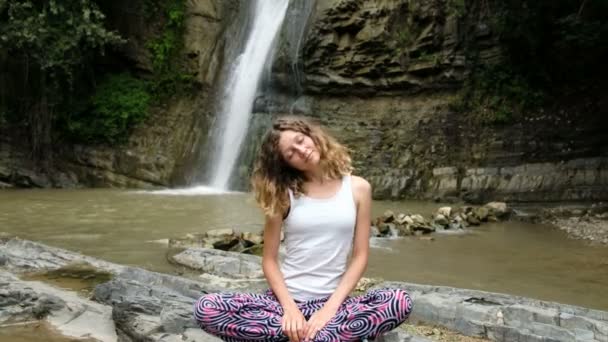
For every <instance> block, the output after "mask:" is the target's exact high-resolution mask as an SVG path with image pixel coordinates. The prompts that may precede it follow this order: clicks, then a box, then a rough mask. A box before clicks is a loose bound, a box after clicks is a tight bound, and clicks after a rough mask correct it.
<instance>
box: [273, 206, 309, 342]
mask: <svg viewBox="0 0 608 342" xmlns="http://www.w3.org/2000/svg"><path fill="white" fill-rule="evenodd" d="M282 225H283V219H282V216H281V215H278V216H273V217H269V216H267V217H266V224H265V225H264V254H263V255H262V270H263V271H264V276H266V280H267V281H268V285H269V286H270V288H271V289H272V292H274V295H275V296H276V297H277V299H278V300H279V303H281V306H282V307H283V312H284V314H283V320H282V322H281V328H282V329H283V332H284V333H285V334H286V335H287V336H288V337H289V340H290V341H301V340H303V339H304V331H305V329H306V319H305V318H304V316H303V315H302V312H301V311H300V309H299V308H298V306H297V305H296V302H295V301H294V300H293V298H292V297H291V295H290V294H289V291H288V290H287V285H285V279H284V278H283V273H281V269H280V268H279V262H278V256H279V245H280V244H281V226H282Z"/></svg>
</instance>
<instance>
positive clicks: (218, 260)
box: [171, 248, 264, 279]
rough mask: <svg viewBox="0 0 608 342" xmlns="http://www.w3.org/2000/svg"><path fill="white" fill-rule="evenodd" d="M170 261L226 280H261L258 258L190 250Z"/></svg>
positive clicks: (231, 253) (260, 267)
mask: <svg viewBox="0 0 608 342" xmlns="http://www.w3.org/2000/svg"><path fill="white" fill-rule="evenodd" d="M171 261H172V262H174V263H177V264H179V265H183V266H186V267H189V268H191V269H194V270H197V271H201V272H205V273H211V274H214V275H218V276H221V277H228V278H234V279H238V278H263V277H264V274H263V272H262V259H261V258H260V257H259V256H255V255H247V254H241V253H234V252H224V251H219V250H214V249H206V248H190V249H187V250H185V251H183V252H181V253H179V254H176V255H173V256H172V257H171Z"/></svg>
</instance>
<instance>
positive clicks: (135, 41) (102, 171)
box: [0, 0, 239, 187]
mask: <svg viewBox="0 0 608 342" xmlns="http://www.w3.org/2000/svg"><path fill="white" fill-rule="evenodd" d="M185 3H186V10H185V14H184V35H183V45H184V47H183V49H182V51H181V52H180V56H178V59H179V63H180V64H181V65H183V66H184V68H185V71H186V72H187V73H188V74H192V75H194V77H195V83H196V87H197V89H199V91H198V92H197V94H196V95H184V96H178V97H176V98H173V99H171V100H169V101H167V102H166V103H164V104H163V105H162V106H158V107H156V108H153V109H151V113H150V117H149V119H148V120H147V121H146V122H145V123H144V124H142V125H140V126H138V127H137V128H136V129H135V130H134V132H133V133H132V135H131V137H130V139H129V141H128V143H126V144H125V145H124V146H119V147H105V146H80V145H76V146H74V145H68V144H57V145H56V146H55V148H54V151H53V153H54V158H53V160H54V163H53V165H54V166H53V168H52V170H49V171H47V172H44V173H43V172H38V171H36V168H35V166H34V165H32V163H30V162H28V159H29V158H28V152H27V146H26V143H25V141H27V139H26V138H25V137H19V136H11V135H10V134H1V135H0V182H4V183H6V184H10V185H16V186H26V187H29V186H39V187H49V186H58V187H70V186H93V187H96V186H112V187H152V186H168V185H171V184H176V183H184V182H186V179H185V177H186V176H187V173H186V172H185V170H190V169H191V165H192V164H194V163H195V162H196V159H197V157H198V155H199V149H200V146H201V144H202V143H203V142H204V141H205V137H206V135H207V131H208V129H209V125H210V123H211V122H212V120H213V115H212V114H213V111H212V108H213V106H214V105H215V100H214V99H215V96H214V92H215V90H216V89H215V86H216V84H217V83H218V82H219V79H220V70H221V66H222V64H223V59H224V56H225V54H226V53H227V52H226V49H227V41H229V40H230V39H231V35H229V34H226V32H227V31H228V30H229V28H230V27H231V26H233V24H234V21H235V18H237V15H236V14H235V13H238V9H239V4H238V2H237V1H219V0H197V1H186V2H185ZM104 6H106V7H107V8H105V10H106V11H107V13H108V21H109V23H110V26H111V27H113V28H115V29H117V30H118V31H119V32H120V33H121V35H123V36H124V37H125V38H126V39H127V41H128V42H127V44H125V45H124V46H121V47H120V49H119V51H118V52H117V53H116V54H114V55H113V56H111V57H109V58H107V60H105V61H103V62H102V63H105V68H108V69H110V70H111V69H112V68H116V64H123V65H122V67H127V68H129V69H130V70H133V71H134V72H137V73H141V74H144V75H145V74H146V73H149V72H151V71H152V63H151V56H150V52H149V49H148V48H147V46H146V44H147V42H148V41H149V40H150V39H151V38H152V37H154V34H155V30H158V28H159V23H156V22H152V23H151V22H149V19H146V18H145V17H144V10H143V7H142V6H143V2H142V1H134V2H122V3H121V2H109V3H108V4H105V5H104ZM236 24H237V25H238V23H236ZM156 33H157V32H156ZM232 38H234V37H232ZM113 65H114V66H113Z"/></svg>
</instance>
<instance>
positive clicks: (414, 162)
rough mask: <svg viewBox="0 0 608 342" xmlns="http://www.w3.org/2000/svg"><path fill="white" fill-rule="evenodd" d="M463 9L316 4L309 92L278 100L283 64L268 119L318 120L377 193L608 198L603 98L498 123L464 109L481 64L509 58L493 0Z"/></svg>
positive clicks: (369, 0)
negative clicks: (468, 85) (462, 101)
mask: <svg viewBox="0 0 608 342" xmlns="http://www.w3.org/2000/svg"><path fill="white" fill-rule="evenodd" d="M457 3H458V2H457V1H405V0H388V1H374V0H366V1H354V0H352V1H351V0H341V1H325V2H323V3H322V4H318V5H317V10H316V12H315V13H314V15H313V20H312V21H313V25H312V27H311V29H310V30H309V31H308V32H307V39H306V43H305V45H304V54H303V58H302V61H301V64H302V65H303V73H304V75H305V76H304V81H303V83H302V84H303V85H302V87H303V89H304V91H303V93H301V95H300V96H299V97H298V98H296V99H293V97H291V98H289V99H288V100H285V97H284V96H283V95H280V94H284V91H283V90H282V89H284V88H285V87H286V86H287V84H285V83H284V82H283V80H285V79H288V78H289V76H286V72H285V69H284V68H281V65H286V64H287V65H288V64H290V63H289V62H285V61H281V60H280V58H281V57H279V60H278V63H276V66H277V67H276V68H275V74H276V76H275V78H274V79H275V84H276V86H275V88H274V89H273V92H269V93H270V94H271V95H269V96H268V97H269V98H270V99H269V100H267V102H266V104H265V105H262V106H260V108H258V112H259V114H258V117H260V118H263V117H265V116H266V114H267V113H273V112H274V113H285V112H292V113H293V112H295V113H300V114H304V115H310V116H313V117H316V118H318V119H319V120H320V121H321V122H322V123H324V124H326V125H327V126H328V127H329V129H330V130H332V131H333V132H334V133H335V134H336V135H337V136H338V138H339V139H340V140H341V141H343V142H345V143H346V144H347V145H348V146H349V147H350V148H351V149H352V150H353V154H354V160H355V166H356V169H357V173H359V174H362V175H363V176H366V177H368V178H369V179H370V180H371V181H372V183H373V186H374V191H375V196H376V197H377V198H403V197H418V198H437V197H439V198H448V197H460V198H465V199H467V200H470V201H480V202H481V201H484V200H489V199H500V200H507V201H568V200H605V199H606V198H608V169H607V166H608V164H607V163H608V154H607V151H608V141H607V139H606V138H605V137H604V134H603V133H602V129H601V127H605V124H606V120H605V119H604V118H602V115H599V114H600V113H601V112H605V110H606V104H605V101H604V104H601V103H600V104H597V103H595V104H589V103H587V104H583V105H579V106H569V107H568V106H561V107H560V106H554V107H551V108H548V109H540V110H538V111H537V112H534V113H529V114H527V115H526V116H525V117H524V118H522V119H521V120H514V121H512V122H508V123H504V124H500V125H493V124H484V123H483V122H480V120H479V118H478V117H475V116H474V115H471V114H470V113H468V112H466V111H462V110H457V109H455V106H454V105H453V104H454V103H455V101H456V100H457V98H458V96H460V91H461V89H462V88H463V87H464V86H465V81H466V80H467V79H468V78H469V77H470V74H471V70H472V69H473V67H475V66H480V65H481V66H493V65H501V64H502V63H504V60H505V58H506V57H505V56H506V53H505V52H504V51H503V50H504V48H503V47H502V46H501V44H499V37H498V34H497V33H496V31H495V30H493V22H492V19H493V18H492V15H494V13H492V8H491V2H490V4H488V2H487V1H471V2H467V8H466V10H467V11H466V15H465V13H464V12H463V10H464V8H463V7H458V4H457ZM283 57H284V56H283ZM273 99H274V101H273ZM285 102H287V103H290V106H289V107H286V106H283V105H282V103H285ZM294 104H295V105H294ZM595 113H597V115H596V114H595ZM604 116H605V115H604ZM264 120H266V121H267V119H264Z"/></svg>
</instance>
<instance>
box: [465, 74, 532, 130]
mask: <svg viewBox="0 0 608 342" xmlns="http://www.w3.org/2000/svg"><path fill="white" fill-rule="evenodd" d="M543 100H544V93H543V92H541V91H538V90H535V89H534V88H532V87H531V86H530V84H528V83H527V81H526V80H525V78H523V77H521V76H520V75H517V74H516V73H514V72H513V71H512V70H510V69H508V68H505V67H502V66H493V67H483V68H480V69H478V70H476V71H475V73H474V77H471V78H469V79H468V80H467V82H466V83H465V86H464V88H463V91H462V93H461V96H460V97H459V98H458V100H457V102H456V103H455V109H457V110H459V111H466V112H468V113H469V114H470V115H471V116H472V117H473V118H474V119H476V120H477V121H478V122H480V123H482V124H491V125H500V124H508V123H511V122H513V121H516V120H517V119H518V118H520V117H521V116H522V115H524V113H526V112H529V111H533V110H536V109H538V108H539V107H540V106H541V105H542V104H543Z"/></svg>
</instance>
